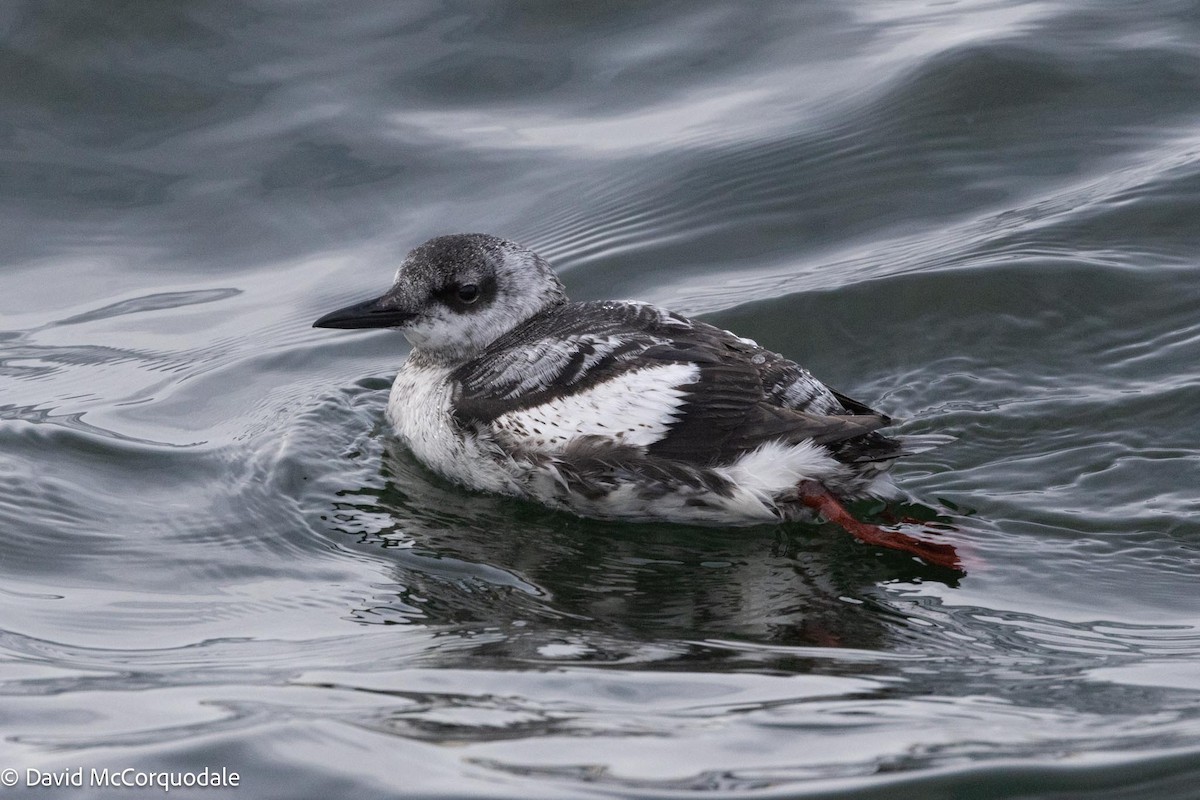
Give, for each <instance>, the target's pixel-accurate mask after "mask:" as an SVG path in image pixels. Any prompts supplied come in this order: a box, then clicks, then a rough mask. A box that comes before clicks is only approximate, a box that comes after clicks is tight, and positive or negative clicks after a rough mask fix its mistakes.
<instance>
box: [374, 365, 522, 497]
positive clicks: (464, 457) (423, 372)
mask: <svg viewBox="0 0 1200 800" xmlns="http://www.w3.org/2000/svg"><path fill="white" fill-rule="evenodd" d="M449 375H450V370H449V369H447V368H445V367H432V366H413V364H412V360H411V359H409V361H407V362H405V364H404V366H403V367H401V369H400V372H399V373H398V374H397V375H396V380H395V382H394V383H393V384H392V392H391V395H389V397H388V408H387V415H388V420H389V421H390V422H391V423H392V427H393V428H394V429H395V431H396V435H397V436H398V437H400V439H401V440H402V441H403V442H404V443H405V444H406V445H407V446H408V448H409V449H410V450H411V451H412V452H413V455H415V456H416V457H417V458H418V459H419V460H421V461H422V462H424V464H425V465H426V466H428V467H429V468H430V469H432V470H434V471H435V472H439V473H441V474H442V475H444V476H446V477H447V478H450V479H451V480H453V481H457V482H459V483H461V484H463V485H465V486H469V487H471V488H473V489H481V490H483V491H489V492H499V493H502V494H520V493H521V491H520V489H519V488H518V487H517V484H516V481H515V479H514V478H515V476H514V473H513V470H512V469H511V465H506V463H505V462H506V459H504V457H503V456H502V455H501V454H500V453H498V452H497V451H496V450H495V448H494V446H489V444H488V443H486V442H480V441H479V439H478V438H477V437H475V436H462V435H460V434H459V432H458V430H457V428H456V427H455V425H454V422H453V420H452V419H451V417H450V398H451V386H450V382H449V380H448V378H449ZM506 466H507V467H508V468H506Z"/></svg>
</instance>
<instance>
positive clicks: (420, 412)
mask: <svg viewBox="0 0 1200 800" xmlns="http://www.w3.org/2000/svg"><path fill="white" fill-rule="evenodd" d="M317 324H318V325H321V326H326V327H398V328H400V329H401V330H402V331H403V332H404V333H405V334H406V335H407V336H408V338H409V340H410V341H411V342H412V344H413V352H412V354H411V355H410V357H409V359H408V360H407V362H406V363H405V364H404V365H403V367H402V368H401V370H400V372H399V374H398V375H397V377H396V381H395V384H394V385H393V387H392V392H391V395H390V398H389V402H388V418H389V420H390V421H391V423H392V425H393V427H394V429H395V432H396V435H397V436H398V437H399V438H400V439H401V440H402V441H403V442H404V443H405V444H406V445H407V446H408V447H409V448H410V449H411V450H412V452H413V453H414V454H415V455H416V456H417V458H419V459H420V460H421V461H422V462H424V463H425V464H426V465H428V466H429V467H430V468H431V469H433V470H435V471H437V472H439V473H441V474H442V475H444V476H446V477H447V478H449V479H451V480H453V481H456V482H458V483H460V484H462V485H464V486H467V487H470V488H472V489H478V490H483V491H490V492H499V493H504V494H510V495H515V496H520V497H526V498H529V499H532V500H536V501H539V502H541V503H544V504H546V505H550V506H553V507H556V508H562V509H567V510H570V511H573V512H575V513H578V514H581V515H585V516H593V517H610V518H624V519H638V520H642V519H662V520H670V521H681V522H692V523H719V524H734V525H736V524H752V523H761V522H769V521H777V520H785V519H792V518H797V517H802V516H808V515H809V513H810V512H809V510H808V508H807V507H806V506H805V505H804V504H803V503H801V502H798V500H797V486H799V485H801V484H804V483H806V482H816V483H818V484H820V485H821V486H824V487H826V488H827V489H828V490H829V491H831V492H833V493H835V494H837V495H839V496H841V497H854V496H860V495H863V494H869V493H875V492H879V491H883V490H885V489H886V487H887V486H888V485H889V484H887V483H886V481H883V480H881V476H882V475H883V473H884V471H885V470H886V468H887V467H888V466H889V465H890V464H891V462H892V461H893V460H894V459H896V458H897V457H899V456H901V455H903V454H904V453H905V452H906V449H905V445H904V443H903V442H902V440H900V439H897V438H891V437H887V436H884V435H882V434H880V433H878V432H877V430H878V429H879V428H881V427H883V426H885V425H887V424H888V423H889V421H890V420H889V419H888V418H887V417H886V416H884V415H882V414H879V413H878V412H875V411H873V410H871V409H870V408H868V407H867V406H865V405H863V404H861V403H859V402H857V401H854V400H851V399H850V398H847V397H845V396H843V395H841V394H838V393H837V392H834V391H832V390H831V389H829V388H828V387H826V386H825V385H824V384H822V383H821V382H820V381H818V380H817V379H816V378H814V377H813V376H812V375H811V374H810V373H809V372H808V371H807V370H805V369H803V368H802V367H800V366H798V365H797V364H796V363H794V362H793V361H791V360H789V359H787V358H785V357H783V356H781V355H779V354H778V353H773V352H771V351H769V350H766V349H764V348H762V347H759V346H758V345H757V344H756V343H755V342H753V341H750V340H748V339H744V338H741V337H739V336H736V335H734V334H732V333H730V332H728V331H724V330H721V329H719V328H716V327H714V326H712V325H708V324H706V323H703V322H699V321H695V320H691V319H688V318H686V317H683V316H680V315H678V314H675V313H673V312H670V311H667V310H665V309H661V308H658V307H655V306H652V305H647V304H644V303H634V302H587V303H578V302H570V301H568V300H567V298H566V296H565V294H564V293H563V289H562V285H561V284H560V283H559V281H558V279H557V278H556V277H555V276H554V274H553V272H552V271H551V270H550V268H549V266H548V265H547V264H546V262H545V261H543V260H542V259H541V258H539V257H538V256H537V255H536V254H534V253H532V252H530V251H528V250H526V249H524V248H521V247H520V246H518V245H515V244H513V243H511V242H507V241H504V240H501V239H497V238H495V237H491V236H485V235H482V234H466V235H456V236H445V237H440V238H438V239H433V240H431V241H430V242H427V243H425V244H424V245H421V247H418V248H417V249H416V250H414V251H413V252H412V253H411V254H410V255H409V256H408V258H407V259H406V260H405V262H404V264H403V265H402V266H401V268H400V270H399V271H398V272H397V275H396V279H395V282H394V284H393V286H392V288H391V289H390V290H389V291H388V292H387V293H386V294H384V295H383V296H382V297H380V298H377V299H375V300H372V301H368V302H367V303H361V304H358V305H356V306H353V307H350V308H348V309H343V310H341V311H337V312H334V313H333V314H329V315H326V316H325V317H323V318H322V319H321V320H318V322H317Z"/></svg>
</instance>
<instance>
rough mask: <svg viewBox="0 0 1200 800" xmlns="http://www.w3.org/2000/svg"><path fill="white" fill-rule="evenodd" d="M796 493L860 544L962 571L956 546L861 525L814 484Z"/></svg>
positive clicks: (798, 488) (804, 484) (808, 484)
mask: <svg viewBox="0 0 1200 800" xmlns="http://www.w3.org/2000/svg"><path fill="white" fill-rule="evenodd" d="M796 492H797V496H798V498H799V500H800V502H801V503H804V505H806V506H808V507H809V508H812V509H815V510H817V511H819V512H820V513H821V516H823V517H825V519H827V520H829V521H830V522H835V523H837V524H838V525H841V526H842V527H843V528H845V529H846V531H847V532H848V533H849V534H850V535H851V536H854V537H855V538H857V539H858V540H859V541H862V542H866V543H867V544H874V545H878V546H880V547H889V548H891V549H892V550H902V551H904V552H905V553H912V554H913V555H914V556H919V557H920V558H923V559H925V560H926V561H928V562H929V563H930V564H934V565H936V566H939V567H946V568H948V569H956V570H960V571H961V570H962V561H961V560H960V559H959V557H958V553H957V551H955V549H954V547H953V546H952V545H948V544H941V543H939V542H927V541H925V540H924V539H917V538H916V537H913V536H908V535H906V534H903V533H897V532H896V531H885V530H884V529H883V528H880V527H878V526H877V525H871V524H869V523H866V522H860V521H859V520H857V519H855V518H854V517H852V516H851V515H850V512H849V511H847V510H846V509H845V507H844V506H843V505H842V504H841V503H840V502H839V501H838V499H837V498H836V497H834V496H833V495H832V494H830V493H829V490H828V489H826V488H825V487H824V486H821V485H820V484H817V483H814V482H812V481H804V482H803V483H801V484H800V485H798V486H797V487H796Z"/></svg>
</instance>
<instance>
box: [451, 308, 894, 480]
mask: <svg viewBox="0 0 1200 800" xmlns="http://www.w3.org/2000/svg"><path fill="white" fill-rule="evenodd" d="M665 365H688V366H689V367H691V369H690V371H689V372H688V373H687V374H688V375H689V378H688V380H687V382H686V383H681V384H679V385H678V386H677V387H673V391H672V392H666V393H663V394H662V396H657V395H655V396H651V395H653V394H654V393H653V392H647V393H646V395H647V396H646V397H645V398H630V399H629V401H628V402H629V404H630V408H631V413H632V412H633V411H636V412H638V413H646V414H649V416H651V417H654V416H655V415H658V416H659V417H663V418H665V419H667V424H665V425H664V426H662V428H661V430H659V431H658V433H657V434H656V438H654V439H653V440H652V441H645V442H643V446H644V447H645V449H646V452H647V453H648V454H649V455H652V456H658V457H661V458H666V459H671V460H677V461H684V462H687V463H691V464H696V465H719V464H726V463H730V462H731V461H733V460H734V459H736V458H737V457H738V456H740V455H742V454H744V453H746V452H748V451H750V450H753V449H755V448H756V447H759V446H760V445H762V444H764V443H766V442H771V441H782V442H789V443H798V442H801V441H805V440H812V441H814V442H816V443H818V444H825V445H829V446H830V447H831V448H832V449H833V450H834V452H835V454H836V453H837V452H838V451H839V449H840V448H841V447H842V446H843V445H841V444H840V443H843V442H844V443H846V444H847V445H849V444H850V443H852V442H861V443H862V444H863V445H870V444H873V442H871V441H870V440H873V439H878V440H879V443H878V444H880V445H883V444H884V443H890V442H891V440H888V439H886V438H885V437H883V436H881V435H879V434H874V433H872V432H873V431H875V430H876V429H878V428H881V427H883V426H884V425H886V424H887V423H888V421H889V420H888V419H887V417H885V416H883V415H881V414H877V413H875V412H873V411H871V410H870V409H868V408H867V407H866V406H863V405H861V404H859V403H854V401H850V403H852V404H853V405H852V408H850V409H847V408H846V407H845V406H844V405H843V404H842V403H841V402H840V401H839V399H838V396H837V395H835V394H834V393H833V392H831V391H830V390H829V389H828V388H826V387H825V386H824V385H823V384H821V383H820V382H819V381H817V380H816V379H815V378H813V377H812V376H811V375H809V374H808V373H807V372H806V371H805V370H803V369H801V368H800V367H799V366H797V365H796V364H795V363H794V362H792V361H790V360H788V359H785V358H784V357H783V356H780V355H778V354H776V353H772V352H770V351H768V350H765V349H763V348H761V347H759V346H758V345H756V344H754V343H753V342H750V341H749V340H746V339H741V338H739V337H737V336H734V335H733V334H731V333H729V332H728V331H723V330H721V329H720V328H716V327H714V326H712V325H707V324H705V323H701V322H696V321H693V320H688V319H686V318H684V317H681V316H678V315H676V314H672V313H670V312H667V311H663V310H661V309H658V308H655V307H653V306H646V305H640V304H629V303H572V304H568V305H565V306H561V307H559V308H557V309H554V310H553V311H551V312H548V313H546V314H542V315H539V316H538V317H535V318H534V319H533V320H530V321H529V322H528V323H526V324H525V325H522V326H520V327H518V328H517V329H516V330H514V331H512V332H511V333H510V334H508V335H506V336H505V337H502V339H500V340H499V341H497V342H496V343H495V344H493V345H492V346H491V347H489V348H488V349H487V350H486V351H485V352H484V353H483V354H481V355H480V356H479V357H478V358H476V359H474V360H473V361H471V362H469V363H468V364H465V365H463V366H462V367H460V368H459V369H458V370H457V371H456V372H455V373H454V376H453V378H454V379H456V380H457V382H458V384H459V385H460V386H461V390H460V391H459V392H458V393H457V395H456V397H455V407H456V415H457V417H458V419H459V421H460V422H461V423H463V424H465V425H487V424H489V423H493V422H496V421H497V420H501V418H505V419H504V420H503V421H508V420H512V419H515V418H517V417H521V416H522V415H523V414H525V415H528V414H531V413H533V412H536V411H537V410H538V409H539V408H542V407H554V408H555V409H556V410H558V411H559V413H562V411H563V409H567V410H568V411H570V410H571V409H576V408H580V407H585V408H592V409H596V408H598V409H602V412H601V413H603V412H607V413H609V414H613V415H620V413H621V410H622V409H623V408H624V407H625V406H623V405H619V406H614V405H613V402H614V401H613V400H612V399H611V397H609V396H607V395H606V398H605V399H604V400H603V401H599V400H597V401H595V402H591V401H590V400H589V398H588V393H589V392H597V393H599V392H600V391H601V389H600V387H601V386H602V385H603V384H606V383H609V382H612V381H614V379H621V378H628V377H629V376H630V375H631V374H632V373H635V372H637V371H639V370H649V369H653V368H655V367H659V366H665ZM617 383H621V381H620V380H618V381H617ZM614 385H615V384H614ZM622 385H631V382H629V381H626V382H625V383H624V384H622ZM669 388H670V387H669ZM569 398H576V399H581V400H585V401H587V402H583V403H572V402H569V401H568V400H569ZM864 412H865V413H864ZM664 415H665V416H664ZM567 427H570V426H567ZM612 427H617V426H615V425H614V426H612ZM527 428H528V425H527V424H526V425H525V428H523V429H527ZM605 429H607V428H605ZM587 434H588V435H589V436H594V435H596V434H597V431H595V430H588V431H587ZM625 441H627V440H619V441H618V440H616V439H614V444H623V443H624V442H625ZM539 444H540V442H539ZM858 449H859V450H861V449H862V448H861V447H860V448H858ZM866 449H867V450H869V451H872V452H875V453H876V454H877V457H881V458H886V457H887V456H886V455H885V454H884V451H886V450H888V449H889V448H888V447H872V446H868V447H867V448H866ZM893 457H894V456H893ZM847 460H852V461H858V460H862V454H861V453H860V452H858V451H857V450H856V451H855V454H854V457H853V458H850V459H847ZM868 460H876V459H875V458H871V459H868Z"/></svg>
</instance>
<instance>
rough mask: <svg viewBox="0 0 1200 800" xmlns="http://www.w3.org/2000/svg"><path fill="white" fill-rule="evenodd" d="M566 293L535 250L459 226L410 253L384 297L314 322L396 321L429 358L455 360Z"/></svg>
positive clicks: (378, 324) (384, 324) (376, 324)
mask: <svg viewBox="0 0 1200 800" xmlns="http://www.w3.org/2000/svg"><path fill="white" fill-rule="evenodd" d="M565 300H566V295H565V294H564V293H563V286H562V283H560V282H559V280H558V277H557V276H556V275H555V274H554V272H553V271H552V270H551V269H550V265H549V264H547V263H546V262H545V261H544V260H543V259H542V258H541V257H540V256H538V255H537V254H536V253H534V252H532V251H530V250H526V249H525V248H524V247H521V246H520V245H518V244H514V243H513V242H509V241H506V240H504V239H499V238H497V237H495V236H489V235H487V234H484V233H457V234H452V235H450V236H439V237H437V238H436V239H430V240H429V241H428V242H425V244H423V245H421V246H420V247H418V248H416V249H415V250H413V251H412V252H411V253H409V254H408V256H407V257H405V259H404V263H403V264H401V265H400V269H399V270H397V272H396V279H395V280H394V281H393V282H392V288H390V289H388V291H387V292H386V293H385V294H383V295H382V296H381V297H377V298H375V299H373V300H368V301H366V302H365V303H357V304H355V305H353V306H348V307H346V308H342V309H339V310H337V311H334V312H332V313H330V314H326V315H325V316H323V317H321V318H320V319H319V320H317V321H316V322H314V323H313V327H317V328H399V329H400V330H402V331H403V332H404V335H405V336H407V337H408V340H409V341H410V342H412V344H413V347H414V348H416V349H417V350H418V351H419V352H420V353H422V354H423V355H425V356H426V357H428V358H431V359H433V360H435V361H439V362H446V363H452V362H455V361H463V360H466V359H468V358H471V357H473V356H474V355H476V354H477V353H478V352H479V351H480V350H482V349H483V348H485V347H487V346H488V345H489V344H491V343H492V342H494V341H495V340H496V339H498V338H500V337H501V336H503V335H504V334H506V333H508V332H509V331H510V330H512V329H513V328H515V327H516V326H517V325H519V324H520V323H522V322H524V321H525V320H527V319H529V318H530V317H532V316H533V315H534V314H536V313H538V312H539V311H542V310H544V309H546V308H549V307H551V306H554V305H557V304H559V303H562V302H564V301H565Z"/></svg>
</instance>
